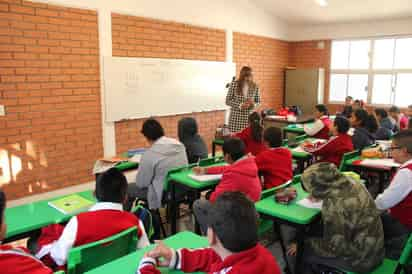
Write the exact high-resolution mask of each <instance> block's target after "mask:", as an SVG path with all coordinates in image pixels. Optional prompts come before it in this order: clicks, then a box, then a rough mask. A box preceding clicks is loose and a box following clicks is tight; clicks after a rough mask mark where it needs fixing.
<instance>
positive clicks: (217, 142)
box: [212, 139, 225, 157]
mask: <svg viewBox="0 0 412 274" xmlns="http://www.w3.org/2000/svg"><path fill="white" fill-rule="evenodd" d="M224 142H225V141H224V140H223V139H214V140H213V141H212V157H215V156H216V147H217V146H223V143H224Z"/></svg>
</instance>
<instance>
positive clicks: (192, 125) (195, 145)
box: [177, 117, 208, 164]
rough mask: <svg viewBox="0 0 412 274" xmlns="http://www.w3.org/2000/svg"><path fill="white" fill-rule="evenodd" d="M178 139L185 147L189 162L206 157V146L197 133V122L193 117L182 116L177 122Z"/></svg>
mask: <svg viewBox="0 0 412 274" xmlns="http://www.w3.org/2000/svg"><path fill="white" fill-rule="evenodd" d="M177 131H178V136H179V141H180V142H181V143H182V144H183V145H184V146H185V148H186V155H187V159H188V161H189V164H192V163H197V162H199V160H201V159H205V158H207V156H208V155H207V146H206V144H205V142H204V141H203V139H202V137H200V135H199V134H198V127H197V122H196V120H195V119H194V118H191V117H187V118H182V119H181V120H180V121H179V123H178V129H177Z"/></svg>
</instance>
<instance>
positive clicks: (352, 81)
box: [329, 38, 412, 107]
mask: <svg viewBox="0 0 412 274" xmlns="http://www.w3.org/2000/svg"><path fill="white" fill-rule="evenodd" d="M411 49H412V38H387V39H386V38H379V39H363V40H353V41H333V42H332V56H331V74H330V92H329V101H330V102H343V101H344V100H345V97H346V96H348V95H350V96H352V97H353V98H355V99H360V100H363V101H365V102H367V103H372V104H377V105H391V104H396V105H398V106H401V107H405V106H408V105H410V104H412V53H411Z"/></svg>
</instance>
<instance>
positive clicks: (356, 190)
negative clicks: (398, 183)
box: [302, 163, 385, 273]
mask: <svg viewBox="0 0 412 274" xmlns="http://www.w3.org/2000/svg"><path fill="white" fill-rule="evenodd" d="M302 184H303V186H304V188H305V189H306V190H307V191H308V192H309V193H310V194H311V195H312V196H313V197H314V198H316V199H320V200H322V201H323V205H322V211H321V214H322V221H323V237H321V238H310V239H307V241H308V244H309V245H310V247H311V248H312V249H313V251H314V252H315V254H316V255H317V256H322V257H333V258H337V259H342V261H343V262H345V265H347V266H348V268H349V269H345V270H346V271H352V272H361V273H364V272H370V271H372V270H373V269H375V268H376V267H377V266H378V265H379V264H380V263H381V262H382V260H383V258H384V255H385V249H384V237H383V228H382V223H381V219H380V215H379V211H378V210H377V208H376V206H375V202H374V201H373V199H372V197H371V195H370V194H369V192H368V190H367V189H366V188H365V187H364V186H363V185H362V184H361V183H359V182H356V181H353V180H352V179H351V178H349V177H346V176H344V175H343V174H341V173H340V172H339V170H338V169H337V168H336V167H335V166H334V165H333V164H330V163H320V164H315V165H312V166H310V167H309V168H308V169H307V170H306V171H305V172H304V173H303V175H302Z"/></svg>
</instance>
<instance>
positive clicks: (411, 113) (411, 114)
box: [408, 105, 412, 129]
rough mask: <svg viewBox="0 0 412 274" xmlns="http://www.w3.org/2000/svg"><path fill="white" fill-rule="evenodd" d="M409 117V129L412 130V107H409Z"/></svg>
mask: <svg viewBox="0 0 412 274" xmlns="http://www.w3.org/2000/svg"><path fill="white" fill-rule="evenodd" d="M408 117H409V122H408V128H409V129H412V105H409V106H408Z"/></svg>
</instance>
